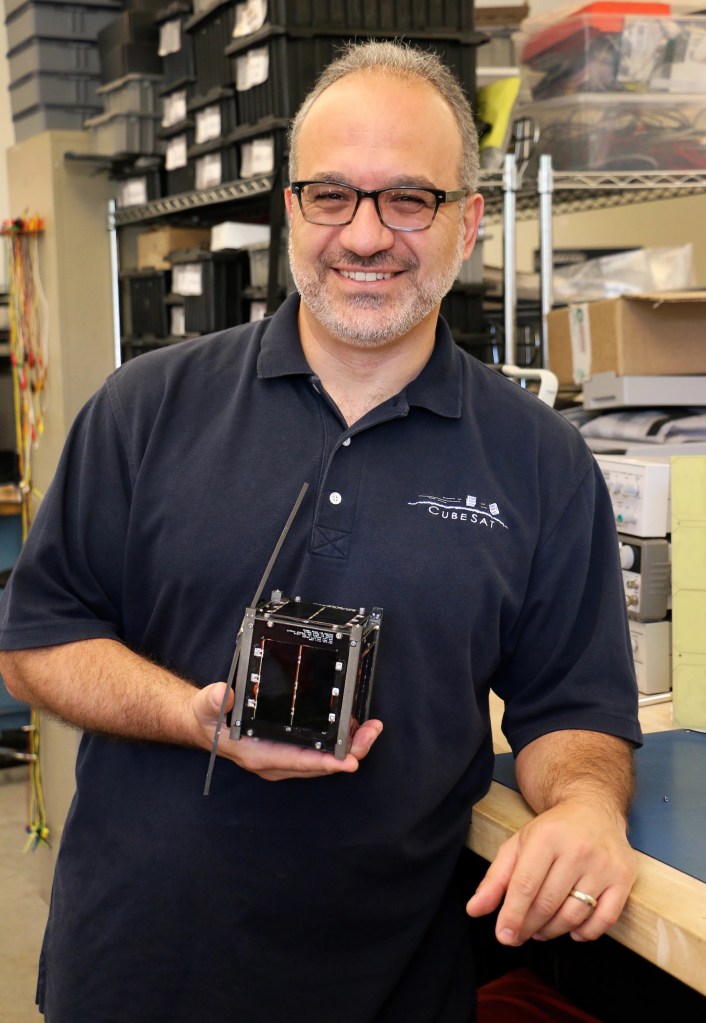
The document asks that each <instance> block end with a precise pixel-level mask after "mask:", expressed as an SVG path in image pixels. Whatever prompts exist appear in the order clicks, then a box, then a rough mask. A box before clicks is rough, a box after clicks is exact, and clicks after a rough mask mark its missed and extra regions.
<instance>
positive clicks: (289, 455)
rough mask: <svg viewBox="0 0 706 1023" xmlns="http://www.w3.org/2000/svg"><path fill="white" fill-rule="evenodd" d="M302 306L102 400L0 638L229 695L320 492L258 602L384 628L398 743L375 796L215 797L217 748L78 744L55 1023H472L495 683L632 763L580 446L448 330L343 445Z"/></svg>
mask: <svg viewBox="0 0 706 1023" xmlns="http://www.w3.org/2000/svg"><path fill="white" fill-rule="evenodd" d="M298 301H299V300H298V297H297V296H292V297H290V298H289V299H288V300H287V301H286V302H285V303H284V305H283V306H282V307H281V309H280V310H279V311H278V312H277V313H276V315H275V316H274V317H273V318H272V319H271V320H267V321H262V322H259V323H257V324H249V325H244V326H241V327H237V328H234V329H231V330H226V331H223V332H221V333H219V334H215V335H211V336H210V337H207V338H202V339H199V340H195V341H188V342H185V343H182V344H180V345H177V346H175V347H173V348H171V349H169V350H166V351H160V352H156V353H152V354H148V355H144V356H141V357H140V358H139V359H136V360H134V361H133V362H130V363H128V364H126V365H125V366H123V367H122V368H121V369H120V370H118V371H117V372H116V373H114V374H113V375H112V376H111V377H109V379H108V380H107V381H106V383H105V385H104V386H103V387H102V388H101V390H100V391H99V392H98V393H97V394H96V395H95V396H94V397H93V398H92V399H91V400H90V401H89V402H88V404H87V405H86V407H85V408H84V409H83V411H82V412H81V413H80V414H79V416H78V417H77V420H76V422H75V424H74V427H73V429H72V430H71V433H70V436H69V438H68V440H67V443H66V446H65V450H64V453H63V456H62V459H61V463H60V465H59V468H58V471H57V474H56V478H55V481H54V482H53V483H52V485H51V487H50V488H49V491H48V493H47V496H46V498H45V500H44V501H43V503H42V506H41V509H40V512H39V514H38V516H37V519H36V521H35V523H34V525H33V527H32V530H31V533H30V537H29V539H28V542H27V544H26V545H25V548H24V550H23V552H22V555H21V557H20V559H19V562H18V565H17V567H16V569H15V571H14V572H13V576H12V580H11V584H10V587H9V589H8V590H7V591H6V594H5V600H4V601H3V604H2V608H1V609H0V611H1V614H2V620H1V622H0V625H1V630H0V645H2V647H3V648H9V649H22V648H27V647H38V646H46V645H53V644H60V643H65V642H69V641H75V640H82V639H88V638H94V637H107V638H111V639H116V640H119V641H120V642H123V643H125V644H127V645H128V646H129V647H131V648H133V649H134V650H137V651H138V652H140V653H143V654H144V655H146V656H148V657H150V658H152V659H154V660H155V661H157V662H159V663H160V664H163V665H165V666H166V667H168V668H170V669H172V670H174V671H176V672H178V673H180V674H182V675H184V676H186V677H187V678H190V679H192V680H193V681H194V682H195V683H196V684H198V685H205V684H207V683H210V682H212V681H215V680H218V679H223V678H225V677H226V675H227V672H228V668H229V665H230V661H231V657H232V653H233V647H234V642H235V637H236V633H237V630H238V626H239V624H240V621H241V618H242V615H243V612H244V609H245V608H246V606H247V605H248V604H249V603H250V601H251V599H252V596H253V594H254V593H255V591H256V589H257V585H258V582H259V580H260V577H261V575H262V572H263V570H264V567H265V565H266V564H267V561H268V559H269V557H270V554H271V552H272V550H273V548H274V545H275V542H276V540H277V537H278V536H279V533H280V530H281V529H282V526H283V525H284V522H285V521H286V518H287V516H288V514H289V511H290V509H291V507H292V504H293V503H294V500H295V498H296V496H297V494H298V492H299V489H300V487H301V485H302V483H303V482H305V481H306V482H308V483H309V485H310V486H309V490H308V492H307V494H306V497H305V499H304V502H303V504H302V506H301V508H300V511H299V514H298V516H297V518H296V519H295V521H294V524H293V526H292V528H291V530H290V532H289V534H288V536H287V539H286V542H285V544H284V547H283V548H282V551H281V553H280V556H279V558H278V560H277V562H276V564H275V566H274V569H273V571H272V575H271V579H270V580H269V581H268V583H267V587H266V589H265V593H269V590H270V589H272V588H275V587H276V588H279V589H281V590H282V591H283V592H284V593H285V594H286V595H288V596H295V595H296V596H301V598H302V599H303V600H306V601H315V602H320V603H329V604H336V605H343V606H347V607H355V608H357V607H367V608H371V607H373V606H379V607H382V608H383V609H384V619H383V629H382V633H381V636H380V642H379V656H378V663H377V671H376V681H375V689H374V693H373V699H372V707H371V713H372V714H373V716H375V717H379V718H381V719H382V721H383V722H384V725H385V730H384V732H383V735H382V736H381V738H380V740H379V741H378V742H377V743H376V745H375V746H374V747H373V750H372V751H371V753H370V755H369V756H368V758H366V760H365V761H364V762H363V763H362V764H361V767H360V770H359V771H358V772H357V773H356V774H353V775H341V776H335V777H330V778H322V779H309V780H293V781H285V782H279V783H269V782H265V781H262V780H261V779H259V778H257V777H255V776H254V775H251V774H249V773H248V772H246V771H243V770H242V769H240V768H238V767H236V766H235V765H233V764H231V763H228V762H226V761H223V760H219V761H217V763H216V767H215V772H214V776H213V782H212V786H211V795H210V796H208V797H207V798H205V797H203V795H202V790H203V784H204V780H205V774H206V768H207V762H208V754H207V753H205V752H203V751H199V750H190V749H181V748H177V747H174V746H168V745H162V746H160V745H157V744H149V743H140V744H138V743H130V742H125V741H114V740H111V739H109V738H106V737H102V736H95V735H86V736H84V738H83V739H82V742H81V748H80V752H79V758H78V765H77V792H76V796H75V798H74V801H73V804H72V807H71V811H70V813H69V817H68V820H67V823H66V828H65V831H64V835H63V840H62V845H61V851H60V854H59V858H58V864H57V871H56V877H55V883H54V892H53V899H52V908H51V913H50V918H49V924H48V928H47V935H46V939H45V946H44V951H43V956H42V964H41V971H40V1001H41V1003H42V1004H43V1005H44V1007H45V1010H46V1013H47V1018H48V1020H49V1023H81V1021H82V1020H86V1021H89V1020H90V1023H102V1021H105V1023H108V1021H110V1023H122V1021H125V1023H161V1021H164V1023H179V1021H183V1023H202V1021H203V1020H204V1019H215V1018H217V1014H222V1013H235V1012H237V1013H238V1015H239V1016H241V1017H242V1018H243V1019H247V1020H248V1023H274V1021H279V1020H285V1019H286V1020H288V1021H290V1023H303V1021H305V1020H306V1021H307V1023H310V1021H311V1020H319V1019H321V1020H323V1019H335V1020H336V1023H371V1021H373V1020H374V1021H376V1023H378V1021H379V1023H383V1021H384V1023H403V1021H404V1023H431V1021H435V1023H436V1021H438V1023H441V1021H446V1020H447V1019H448V1020H453V1021H454V1023H455V1021H457V1020H459V1019H463V1018H465V1017H464V1016H461V1015H459V1006H461V1005H466V1004H468V1005H470V993H469V992H468V990H467V989H466V987H465V986H464V985H465V983H466V980H465V978H466V973H465V965H464V968H463V970H462V971H461V972H460V973H459V971H458V969H457V967H458V964H459V962H460V958H463V957H462V956H461V949H462V948H463V944H462V943H463V940H464V930H463V899H465V898H466V897H468V896H469V895H470V894H471V893H470V892H462V893H460V894H455V895H454V896H453V897H452V896H451V894H450V891H451V889H450V885H451V879H452V875H453V868H454V864H455V862H456V859H457V857H458V854H459V850H460V849H461V848H462V846H463V843H464V839H465V835H466V832H467V828H468V821H469V816H470V810H471V807H472V805H473V804H474V803H475V802H476V801H477V800H478V799H479V798H480V797H481V796H483V794H484V793H485V792H486V790H487V788H488V785H489V782H490V778H491V771H492V745H491V735H490V723H489V712H488V692H489V689H490V688H492V689H494V690H495V691H496V692H497V693H498V694H499V695H500V696H501V697H502V698H503V699H504V700H505V702H506V712H505V718H504V728H505V731H506V734H507V737H508V740H509V742H510V743H511V745H512V747H513V749H514V751H515V752H517V751H518V750H519V749H520V748H522V746H524V745H525V744H526V743H528V742H530V741H532V740H533V739H535V738H536V737H538V736H539V735H541V734H543V733H545V732H547V731H552V730H556V729H565V728H585V729H592V730H598V731H602V732H607V733H611V734H615V735H620V736H623V737H625V738H626V739H629V740H632V741H634V742H639V740H640V732H639V726H638V724H637V720H636V687H635V680H634V675H633V670H632V659H631V653H630V643H629V636H628V631H627V623H626V618H625V609H624V601H623V590H622V581H621V575H620V568H619V564H618V557H617V539H616V534H615V527H614V524H613V516H612V511H611V506H610V501H609V499H608V496H607V494H606V491H605V487H604V484H603V480H602V477H601V474H600V472H599V471H598V469H597V466H596V464H595V461H594V459H593V458H592V456H591V454H590V453H589V451H588V449H587V448H586V447H585V445H584V442H583V440H582V439H581V437H580V435H579V434H578V432H577V431H576V430H575V428H574V427H573V426H571V425H569V424H567V423H566V422H565V420H564V419H563V418H562V417H561V416H560V415H559V414H558V413H556V412H555V411H553V410H552V409H549V408H547V407H546V406H545V405H543V404H542V403H541V402H539V401H538V400H537V399H536V398H534V397H533V396H532V395H529V394H527V393H526V392H524V391H523V390H522V389H521V388H519V387H518V386H517V385H516V384H515V383H513V382H511V381H509V380H507V379H505V378H503V377H501V376H500V375H499V374H497V373H496V372H494V371H492V370H490V369H488V368H486V367H484V366H482V365H481V364H480V363H478V362H476V361H475V360H473V359H472V358H470V357H468V356H467V355H466V354H465V353H463V352H462V351H460V350H459V349H458V348H457V347H456V346H455V344H454V343H453V340H452V338H451V336H450V333H449V331H448V329H447V327H446V325H445V324H444V323H443V321H441V322H440V323H439V327H438V330H437V339H436V345H435V348H434V351H433V354H432V356H431V358H430V360H429V362H428V363H427V365H426V366H425V367H424V369H423V370H422V372H421V373H420V374H419V376H418V378H417V379H415V380H414V381H413V382H412V383H411V384H409V386H407V387H406V388H405V389H404V390H403V391H401V392H400V393H399V394H397V395H396V396H395V397H393V398H391V399H390V400H388V401H386V402H384V403H383V404H381V405H380V406H378V407H377V408H375V409H374V410H372V411H371V412H369V413H368V414H367V415H366V416H365V417H364V418H362V419H361V420H359V421H358V422H356V423H355V424H354V425H353V426H351V427H348V426H347V425H346V424H345V422H344V420H343V419H342V417H341V415H340V413H339V412H338V410H337V409H336V407H335V405H334V404H333V403H332V402H331V400H330V399H329V398H328V396H327V395H326V394H325V392H324V390H323V388H322V386H321V384H320V382H319V381H318V380H317V379H316V377H315V376H313V374H312V372H311V370H310V369H309V367H308V365H307V363H306V361H305V359H304V355H303V353H302V350H301V346H300V342H299V337H298V331H297V310H298ZM96 685H97V686H98V685H100V682H99V680H97V681H96ZM461 976H463V978H464V980H463V982H462V983H461V982H459V980H458V978H459V977H461ZM468 983H470V981H468ZM465 999H468V1001H467V1002H466V1001H465ZM82 1007H84V1008H82ZM82 1013H83V1015H82ZM445 1013H446V1014H445Z"/></svg>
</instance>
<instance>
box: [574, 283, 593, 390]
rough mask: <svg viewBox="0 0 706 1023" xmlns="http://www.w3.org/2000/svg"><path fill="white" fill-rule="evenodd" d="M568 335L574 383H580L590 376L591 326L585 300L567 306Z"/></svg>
mask: <svg viewBox="0 0 706 1023" xmlns="http://www.w3.org/2000/svg"><path fill="white" fill-rule="evenodd" d="M569 336H570V338H571V364H572V366H573V377H574V383H575V384H581V383H583V382H584V380H588V379H590V376H591V327H590V324H589V319H588V304H587V303H586V302H583V303H581V304H577V305H570V306H569Z"/></svg>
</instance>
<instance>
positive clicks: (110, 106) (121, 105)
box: [98, 74, 162, 116]
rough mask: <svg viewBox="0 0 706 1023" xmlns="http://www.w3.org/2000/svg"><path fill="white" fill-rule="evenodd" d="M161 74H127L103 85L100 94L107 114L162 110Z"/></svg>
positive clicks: (146, 112)
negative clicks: (160, 95)
mask: <svg viewBox="0 0 706 1023" xmlns="http://www.w3.org/2000/svg"><path fill="white" fill-rule="evenodd" d="M161 81H162V76H161V75H141V74H132V75H126V76H125V77H124V78H118V79H116V80H115V81H114V82H108V83H107V84H106V85H101V86H100V88H99V89H98V95H99V96H100V98H101V101H102V104H103V109H104V111H105V113H106V114H152V115H153V116H154V115H156V114H158V113H159V111H160V103H159V96H158V93H157V90H158V88H159V86H160V84H161Z"/></svg>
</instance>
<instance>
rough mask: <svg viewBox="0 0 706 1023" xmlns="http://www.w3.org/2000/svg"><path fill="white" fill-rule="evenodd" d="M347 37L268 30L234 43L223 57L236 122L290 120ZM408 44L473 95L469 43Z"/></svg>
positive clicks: (427, 40)
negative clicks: (436, 60)
mask: <svg viewBox="0 0 706 1023" xmlns="http://www.w3.org/2000/svg"><path fill="white" fill-rule="evenodd" d="M349 38H350V34H349V35H334V34H326V33H324V32H322V31H321V30H319V29H318V28H317V27H315V28H312V29H294V30H291V31H289V30H288V31H287V32H285V31H284V30H283V29H282V28H279V27H276V26H268V27H266V28H264V29H262V30H261V31H259V32H257V33H255V34H254V35H253V36H249V37H244V38H242V39H236V40H234V41H233V42H231V44H230V45H229V46H228V48H227V50H226V52H227V54H228V56H229V57H230V59H231V60H232V67H231V75H232V80H233V83H234V84H235V88H236V97H237V103H238V121H239V123H240V124H257V123H258V122H259V121H260V120H262V119H263V118H266V117H285V118H291V117H293V116H294V114H295V113H296V111H297V109H298V107H299V105H300V104H301V102H302V100H303V99H304V97H305V96H306V94H307V93H308V91H309V90H310V88H311V87H312V86H313V85H314V82H315V81H316V79H317V78H318V76H319V74H320V73H321V71H322V70H323V69H324V67H326V65H327V64H329V63H330V62H331V61H332V60H333V59H334V58H335V57H336V55H337V54H338V53H339V51H340V49H341V47H342V45H343V44H344V43H345V42H346V41H347V40H348V39H349ZM410 41H411V42H416V43H417V44H419V45H421V46H423V47H424V48H425V49H431V50H435V51H436V52H438V53H439V55H440V56H441V58H442V59H443V60H444V61H445V62H446V63H447V64H448V65H449V66H450V67H451V68H452V70H454V71H455V73H456V74H457V76H458V78H459V79H460V81H461V84H462V85H463V87H464V89H465V91H466V94H467V95H468V97H469V99H471V100H473V97H474V93H475V71H476V63H475V59H476V55H475V46H474V45H470V44H469V42H468V40H459V39H451V38H441V37H429V36H426V35H425V36H424V37H418V38H412V39H410Z"/></svg>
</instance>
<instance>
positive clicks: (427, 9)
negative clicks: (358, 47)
mask: <svg viewBox="0 0 706 1023" xmlns="http://www.w3.org/2000/svg"><path fill="white" fill-rule="evenodd" d="M267 23H268V24H269V25H280V26H281V27H282V28H314V27H316V28H319V29H324V28H325V29H331V30H335V31H337V32H339V33H341V34H344V33H345V32H347V31H348V32H353V31H355V32H356V33H357V34H358V35H360V34H363V33H364V32H367V31H386V32H391V33H394V34H395V35H401V34H403V33H407V32H416V33H422V32H423V33H433V32H438V33H441V34H443V35H446V36H450V35H453V34H455V33H456V32H469V31H472V29H473V3H472V2H469V0H269V2H268V4H267ZM236 25H238V21H237V19H236ZM243 37H244V36H243Z"/></svg>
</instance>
